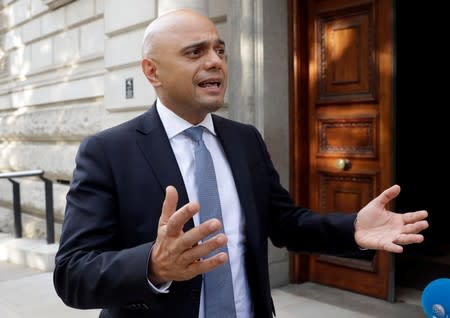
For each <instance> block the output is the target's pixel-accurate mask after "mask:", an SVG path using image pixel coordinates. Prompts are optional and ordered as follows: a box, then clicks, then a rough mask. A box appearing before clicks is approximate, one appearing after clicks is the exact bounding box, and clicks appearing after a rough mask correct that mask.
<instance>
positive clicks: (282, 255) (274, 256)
mask: <svg viewBox="0 0 450 318" xmlns="http://www.w3.org/2000/svg"><path fill="white" fill-rule="evenodd" d="M287 259H288V252H287V250H286V249H285V248H278V247H276V246H274V245H273V244H272V243H271V242H270V241H269V263H275V262H283V261H286V260H287Z"/></svg>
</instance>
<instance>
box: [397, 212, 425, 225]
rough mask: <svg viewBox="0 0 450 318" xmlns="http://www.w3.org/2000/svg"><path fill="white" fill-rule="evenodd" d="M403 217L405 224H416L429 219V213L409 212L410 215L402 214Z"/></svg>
mask: <svg viewBox="0 0 450 318" xmlns="http://www.w3.org/2000/svg"><path fill="white" fill-rule="evenodd" d="M402 217H403V222H405V223H406V224H408V223H415V222H418V221H420V220H423V219H425V218H427V217H428V212H427V211H425V210H422V211H416V212H408V213H404V214H402Z"/></svg>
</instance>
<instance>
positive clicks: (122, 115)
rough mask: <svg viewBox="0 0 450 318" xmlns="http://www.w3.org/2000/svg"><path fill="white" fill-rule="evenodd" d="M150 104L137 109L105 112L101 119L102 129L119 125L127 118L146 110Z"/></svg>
mask: <svg viewBox="0 0 450 318" xmlns="http://www.w3.org/2000/svg"><path fill="white" fill-rule="evenodd" d="M150 106H151V104H149V105H148V106H146V107H142V108H141V109H138V110H134V109H133V110H130V111H121V112H110V113H108V114H106V115H105V116H104V117H103V119H102V129H106V128H110V127H113V126H116V125H119V124H121V123H123V122H125V121H127V120H130V119H132V118H134V117H136V116H139V115H140V114H142V113H143V112H144V111H146V110H147V109H148V108H149V107H150Z"/></svg>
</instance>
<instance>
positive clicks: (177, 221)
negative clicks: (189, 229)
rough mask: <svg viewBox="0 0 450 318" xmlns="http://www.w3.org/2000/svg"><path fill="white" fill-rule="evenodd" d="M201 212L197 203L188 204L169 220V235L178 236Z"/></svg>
mask: <svg viewBox="0 0 450 318" xmlns="http://www.w3.org/2000/svg"><path fill="white" fill-rule="evenodd" d="M198 211H199V206H198V204H197V203H187V204H185V205H184V206H183V207H181V208H180V209H179V210H177V211H176V212H175V213H173V214H172V216H171V217H170V218H169V221H168V222H167V235H169V236H178V235H179V234H180V232H181V231H182V230H183V226H184V225H185V224H186V223H187V222H188V221H189V220H190V219H191V218H192V217H193V216H194V215H195V214H196V213H197V212H198Z"/></svg>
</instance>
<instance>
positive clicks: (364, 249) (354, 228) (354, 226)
mask: <svg viewBox="0 0 450 318" xmlns="http://www.w3.org/2000/svg"><path fill="white" fill-rule="evenodd" d="M356 222H358V214H356V217H355V221H354V222H353V233H354V232H355V231H356ZM355 243H356V241H355ZM358 249H359V250H360V251H367V250H369V249H368V248H364V247H361V246H359V245H358Z"/></svg>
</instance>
